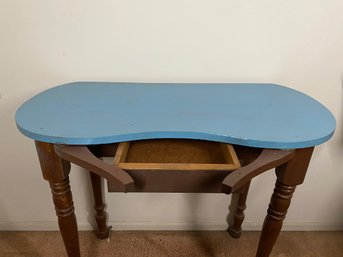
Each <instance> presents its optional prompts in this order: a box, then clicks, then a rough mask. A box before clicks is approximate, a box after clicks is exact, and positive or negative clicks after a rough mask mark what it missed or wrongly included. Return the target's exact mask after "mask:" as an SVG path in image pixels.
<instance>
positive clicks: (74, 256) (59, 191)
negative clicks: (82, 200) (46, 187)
mask: <svg viewBox="0 0 343 257" xmlns="http://www.w3.org/2000/svg"><path fill="white" fill-rule="evenodd" d="M35 143H36V148H37V153H38V157H39V162H40V165H41V169H42V173H43V177H44V179H45V180H47V181H48V182H49V184H50V188H51V192H52V198H53V201H54V204H55V210H56V215H57V217H58V225H59V228H60V232H61V235H62V238H63V242H64V246H65V248H66V251H67V254H68V257H80V247H79V236H78V230H77V223H76V217H75V214H74V204H73V199H72V194H71V191H70V185H69V172H70V163H69V162H66V161H64V160H62V159H60V158H59V157H58V156H57V155H56V154H55V150H54V145H53V144H49V143H43V142H39V141H36V142H35Z"/></svg>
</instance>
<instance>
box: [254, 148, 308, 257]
mask: <svg viewBox="0 0 343 257" xmlns="http://www.w3.org/2000/svg"><path fill="white" fill-rule="evenodd" d="M312 152H313V147H311V148H303V149H297V150H296V152H295V155H294V157H293V159H291V160H290V161H289V162H287V163H286V164H283V165H281V166H279V167H277V168H276V176H277V181H276V184H275V189H274V193H273V195H272V197H271V200H270V205H269V208H268V212H267V216H266V218H265V221H264V224H263V229H262V234H261V237H260V242H259V246H258V250H257V254H256V256H257V257H268V256H269V255H270V253H271V251H272V249H273V246H274V244H275V242H276V240H277V238H278V235H279V233H280V230H281V228H282V223H283V220H284V219H285V217H286V213H287V210H288V207H289V205H290V203H291V198H292V196H293V193H294V190H295V187H296V186H297V185H300V184H301V183H303V181H304V179H305V175H306V171H307V168H308V165H309V162H310V159H311V155H312Z"/></svg>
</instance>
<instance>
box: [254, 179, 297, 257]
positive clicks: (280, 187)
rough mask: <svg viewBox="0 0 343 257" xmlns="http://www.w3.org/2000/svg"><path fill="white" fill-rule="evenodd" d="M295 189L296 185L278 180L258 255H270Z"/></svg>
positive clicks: (260, 256)
mask: <svg viewBox="0 0 343 257" xmlns="http://www.w3.org/2000/svg"><path fill="white" fill-rule="evenodd" d="M294 190H295V186H287V185H284V184H282V183H281V182H280V181H276V184H275V189H274V193H273V195H272V198H271V200H270V204H269V208H268V214H267V217H266V219H265V221H264V224H263V230H262V234H261V237H260V244H259V246H258V250H257V255H256V256H259V257H267V256H269V255H270V253H271V251H272V248H273V246H274V244H275V242H276V239H277V238H278V236H279V233H280V230H281V227H282V223H283V220H284V219H285V217H286V213H287V210H288V207H289V205H290V204H291V199H292V196H293V193H294Z"/></svg>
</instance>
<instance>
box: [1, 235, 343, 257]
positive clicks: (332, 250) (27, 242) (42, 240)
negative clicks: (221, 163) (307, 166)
mask: <svg viewBox="0 0 343 257" xmlns="http://www.w3.org/2000/svg"><path fill="white" fill-rule="evenodd" d="M259 235H260V233H259V232H244V233H243V235H242V237H241V238H240V239H238V240H237V239H232V238H231V237H230V236H228V234H227V233H226V232H223V231H202V232H183V231H172V232H160V231H154V232H152V231H123V232H122V231H112V234H111V240H110V242H107V240H99V239H97V238H96V237H95V235H94V234H93V233H92V232H87V231H85V232H80V247H81V255H82V256H83V257H96V256H101V257H109V256H111V257H117V256H120V257H126V256H127V257H172V256H176V257H188V256H191V257H210V256H211V257H214V256H216V257H224V256H225V257H229V256H230V257H250V256H255V251H256V248H257V244H258V239H259ZM0 256H1V257H24V256H25V257H43V256H44V257H62V256H66V253H65V250H64V247H63V243H62V239H61V237H60V235H59V233H58V232H0ZM271 256H273V257H299V256H301V257H310V256H311V257H319V256H321V257H340V256H342V257H343V232H282V233H281V234H280V237H279V239H278V242H277V244H276V245H275V248H274V250H273V253H272V255H271Z"/></svg>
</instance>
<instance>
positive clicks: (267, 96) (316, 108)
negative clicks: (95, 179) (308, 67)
mask: <svg viewBox="0 0 343 257" xmlns="http://www.w3.org/2000/svg"><path fill="white" fill-rule="evenodd" d="M16 123H17V127H18V129H19V130H20V131H21V132H22V133H23V134H24V135H26V136H28V137H29V138H32V139H34V140H38V141H43V142H49V143H58V144H70V145H89V144H105V143H114V142H121V141H131V140H139V139H152V138H189V139H204V140H211V141H220V142H225V143H231V144H238V145H244V146H253V147H263V148H279V149H286V148H303V147H309V146H315V145H318V144H321V143H323V142H325V141H327V140H328V139H329V138H330V137H331V136H332V135H333V133H334V130H335V126H336V122H335V119H334V118H333V116H332V114H331V113H330V111H328V109H326V108H325V107H324V106H323V105H322V104H320V103H319V102H317V101H316V100H314V99H313V98H311V97H309V96H307V95H305V94H303V93H301V92H298V91H295V90H292V89H289V88H287V87H283V86H279V85H274V84H181V83H177V84H169V83H156V84H153V83H106V82H75V83H70V84H65V85H62V86H58V87H54V88H51V89H49V90H46V91H44V92H42V93H40V94H38V95H37V96H35V97H33V98H31V99H30V100H28V101H27V102H25V103H24V104H23V105H22V106H21V107H20V108H19V109H18V110H17V113H16Z"/></svg>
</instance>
